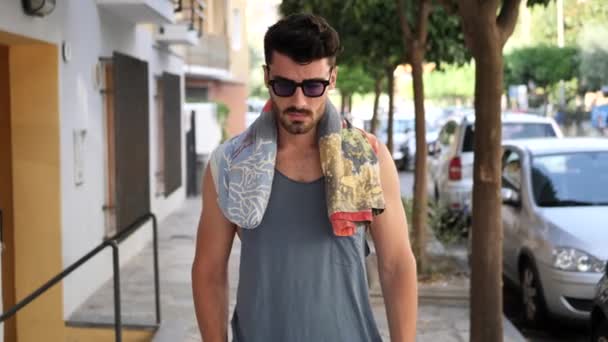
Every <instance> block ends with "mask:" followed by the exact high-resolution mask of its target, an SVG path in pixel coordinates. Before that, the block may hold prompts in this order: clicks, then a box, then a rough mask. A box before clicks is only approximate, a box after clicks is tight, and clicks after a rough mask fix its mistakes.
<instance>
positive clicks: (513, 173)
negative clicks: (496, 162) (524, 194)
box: [502, 150, 521, 191]
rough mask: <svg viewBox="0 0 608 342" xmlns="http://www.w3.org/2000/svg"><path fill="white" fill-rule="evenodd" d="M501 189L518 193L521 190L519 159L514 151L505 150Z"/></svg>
mask: <svg viewBox="0 0 608 342" xmlns="http://www.w3.org/2000/svg"><path fill="white" fill-rule="evenodd" d="M502 165H503V168H502V180H503V187H506V188H510V189H513V190H517V191H519V189H521V158H520V157H519V154H518V153H517V152H515V151H511V150H507V151H505V154H504V156H503V162H502Z"/></svg>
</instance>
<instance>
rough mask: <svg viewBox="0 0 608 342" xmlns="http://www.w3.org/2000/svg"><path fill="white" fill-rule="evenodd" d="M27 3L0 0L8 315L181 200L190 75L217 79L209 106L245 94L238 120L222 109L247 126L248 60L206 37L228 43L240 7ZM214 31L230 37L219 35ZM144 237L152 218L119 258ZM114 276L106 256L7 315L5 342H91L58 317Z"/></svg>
mask: <svg viewBox="0 0 608 342" xmlns="http://www.w3.org/2000/svg"><path fill="white" fill-rule="evenodd" d="M28 2H29V1H16V0H15V1H13V0H11V1H2V2H0V210H1V215H0V216H1V217H0V219H1V228H2V234H1V236H2V244H3V251H2V272H1V275H2V307H3V309H4V310H3V311H6V309H8V308H10V307H12V306H13V305H14V304H15V303H16V302H18V301H19V300H21V299H22V298H24V297H26V296H27V295H29V294H30V293H31V292H32V291H34V290H36V289H37V288H38V287H39V286H41V285H42V284H44V283H45V282H46V281H48V280H49V279H51V278H52V277H53V276H55V275H56V274H58V273H60V272H61V271H62V270H63V269H65V268H67V267H68V266H70V265H71V264H73V263H74V262H76V261H77V260H78V259H79V258H81V257H82V256H84V255H85V254H86V253H88V252H89V251H91V250H92V249H94V248H95V247H96V246H98V245H99V244H100V243H102V242H103V241H105V240H107V239H109V238H111V237H113V236H115V234H117V233H120V232H121V231H124V230H125V229H129V227H130V226H132V225H133V224H136V223H137V222H138V219H139V218H140V217H142V216H144V215H146V214H147V213H153V214H155V215H156V217H157V218H158V219H159V220H162V219H163V218H164V217H166V216H167V215H168V214H169V213H170V212H172V211H173V210H175V209H176V208H177V207H179V206H180V205H181V204H182V202H183V201H184V199H185V196H186V168H187V164H186V145H187V141H186V134H187V131H188V129H189V122H188V119H187V115H186V113H185V111H184V104H185V102H186V85H187V84H188V80H189V77H190V71H189V70H198V74H197V77H198V78H197V79H205V77H207V79H208V81H209V82H216V83H215V84H216V85H217V87H216V86H215V85H214V86H210V87H209V94H211V96H210V97H209V99H210V100H213V99H214V98H221V96H229V95H226V94H227V93H228V94H232V95H233V96H232V97H230V98H231V99H233V100H234V99H236V98H238V97H239V96H243V104H242V106H243V110H242V114H240V109H238V108H237V107H238V106H239V105H240V104H239V103H236V104H234V105H233V104H230V103H229V104H230V105H231V106H234V108H235V109H233V112H232V113H231V117H230V122H231V125H232V126H231V127H236V128H231V129H232V130H233V132H236V131H238V129H239V128H240V127H242V126H244V112H245V109H244V106H245V99H246V91H245V93H244V95H241V91H242V90H241V89H240V88H239V87H244V89H246V77H245V78H240V76H238V75H240V72H241V71H240V70H241V69H240V68H243V67H242V66H240V64H239V63H245V65H247V64H246V63H248V61H244V62H240V60H241V59H242V58H243V54H242V53H241V52H239V51H240V49H233V48H232V47H230V46H228V49H227V50H226V51H224V50H221V51H220V50H218V49H216V48H215V46H213V45H210V43H208V41H210V40H213V39H216V40H217V41H222V40H223V41H225V42H230V41H231V40H230V39H231V38H230V34H231V31H230V29H231V27H232V26H230V25H231V23H232V21H233V20H235V19H234V18H239V14H234V13H238V12H239V8H241V6H245V3H244V1H242V0H239V1H236V0H233V1H200V0H198V1H195V0H181V1H180V0H78V1H74V0H73V1H56V2H55V1H46V2H47V3H56V5H52V4H51V5H48V7H45V8H41V9H40V12H38V13H34V12H35V10H36V8H34V9H27V8H26V7H24V5H23V4H26V3H28ZM46 9H48V11H49V13H44V10H46ZM241 13H243V14H244V9H243V10H242V12H241ZM243 14H241V15H240V18H241V19H240V20H242V22H241V24H240V25H242V26H240V29H244V15H243ZM231 15H233V16H231ZM214 25H215V26H218V27H223V28H226V29H225V30H223V31H222V30H220V31H219V32H218V33H217V34H216V36H213V34H212V32H211V31H210V32H206V31H209V30H210V29H211V27H215V26H214ZM234 27H236V28H239V26H238V25H236V24H235V25H234ZM241 36H242V37H243V41H242V42H241V43H242V45H243V46H245V48H244V50H245V51H246V50H247V49H246V39H244V37H245V35H244V34H243V35H241ZM235 47H236V45H235ZM201 48H202V49H203V50H200V49H201ZM197 49H198V50H197ZM205 49H206V50H205ZM195 50H196V51H199V59H195V58H194V57H192V56H193V54H192V53H190V52H189V51H195ZM218 54H219V55H222V54H224V55H226V56H228V57H227V58H225V59H222V58H220V62H221V63H220V62H218V63H220V64H221V65H219V66H218V65H215V64H213V63H215V62H213V58H212V57H213V56H214V55H218ZM235 61H238V63H236V62H235ZM208 69H213V72H215V73H217V72H218V70H219V71H220V72H221V73H222V74H223V75H228V76H227V77H228V78H229V81H226V80H223V79H222V80H221V81H218V80H214V79H213V78H210V77H209V76H201V75H202V74H204V73H202V72H201V70H202V71H204V70H208ZM216 69H217V70H216ZM204 75H207V74H204ZM233 75H237V76H233ZM245 76H246V73H245ZM230 87H236V88H238V89H237V90H233V89H231V88H230ZM217 89H220V90H217ZM226 89H228V90H226ZM237 92H238V94H236V93H237ZM217 94H224V95H217ZM235 94H236V95H235ZM235 101H236V102H238V100H235ZM226 102H229V101H226ZM231 109H232V108H231ZM239 115H240V116H241V118H239ZM240 121H242V124H241V122H240ZM199 139H205V137H199ZM151 238H152V230H151V222H150V221H146V223H144V224H143V226H142V227H140V229H138V230H137V231H136V232H135V233H133V234H131V235H129V236H128V237H127V238H126V239H124V240H123V241H122V242H121V243H120V262H121V264H124V263H126V262H127V261H128V260H129V259H130V258H131V257H132V256H134V255H136V254H137V253H138V252H139V251H141V250H142V249H143V247H144V246H145V245H146V244H147V243H149V241H150V240H151ZM161 272H162V270H161ZM111 278H112V253H111V251H110V250H109V249H107V250H106V251H104V252H101V253H100V254H98V255H97V256H95V257H93V258H92V259H91V260H90V261H88V262H87V263H86V264H84V265H83V266H82V267H80V268H78V269H77V270H76V271H75V272H74V273H72V274H70V275H69V276H68V277H67V278H66V279H65V280H64V281H62V282H61V283H59V284H57V285H56V286H54V287H53V288H52V289H50V290H49V291H47V292H46V293H45V294H44V295H42V296H41V297H39V298H38V299H36V300H35V301H34V302H32V303H31V304H29V305H28V306H26V307H25V308H23V309H22V310H21V311H19V312H18V313H17V314H16V315H15V316H13V318H11V319H9V320H7V321H5V322H4V324H2V328H3V329H2V330H3V337H4V341H80V340H82V341H95V340H96V339H95V338H94V337H93V336H94V335H95V332H94V331H93V330H94V329H91V333H90V334H89V335H87V333H84V334H83V333H82V331H76V329H72V328H69V327H66V324H65V322H66V320H68V319H69V317H70V315H71V314H72V313H73V312H74V311H75V310H76V309H77V308H78V307H79V306H80V305H81V304H82V303H83V302H84V301H85V300H86V299H87V298H88V297H89V296H90V295H91V294H93V293H94V292H95V290H96V289H98V288H99V287H100V286H101V285H102V284H103V283H104V282H106V281H108V280H109V279H111ZM125 340H128V339H125Z"/></svg>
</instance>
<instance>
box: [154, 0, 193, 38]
mask: <svg viewBox="0 0 608 342" xmlns="http://www.w3.org/2000/svg"><path fill="white" fill-rule="evenodd" d="M173 3H174V4H175V24H172V25H171V24H170V25H159V27H158V28H157V30H156V41H158V42H159V43H163V44H170V45H190V46H195V45H197V44H198V42H199V37H201V36H202V35H203V20H204V19H205V14H204V10H205V3H204V2H203V1H201V0H190V1H187V0H173Z"/></svg>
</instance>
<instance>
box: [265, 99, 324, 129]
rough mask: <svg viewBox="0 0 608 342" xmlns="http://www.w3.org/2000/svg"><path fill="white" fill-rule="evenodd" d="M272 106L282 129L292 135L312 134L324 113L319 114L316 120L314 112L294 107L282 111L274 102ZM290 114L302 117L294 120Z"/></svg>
mask: <svg viewBox="0 0 608 342" xmlns="http://www.w3.org/2000/svg"><path fill="white" fill-rule="evenodd" d="M272 106H273V111H274V113H276V115H277V117H278V119H279V120H278V121H279V124H280V125H281V127H283V128H284V129H285V130H286V131H287V132H289V133H291V134H306V133H308V132H310V131H311V130H312V129H313V128H315V127H316V126H317V124H318V123H319V120H321V116H322V115H321V114H322V113H317V117H316V118H315V115H314V114H315V113H314V112H313V111H312V110H310V109H306V108H296V107H293V106H291V107H287V108H286V109H284V110H281V109H280V108H279V107H278V106H277V105H276V104H275V103H274V101H273V102H272ZM290 114H300V115H301V117H298V118H296V119H294V118H292V117H290V116H289V115H290Z"/></svg>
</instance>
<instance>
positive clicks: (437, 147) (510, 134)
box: [429, 112, 563, 214]
mask: <svg viewBox="0 0 608 342" xmlns="http://www.w3.org/2000/svg"><path fill="white" fill-rule="evenodd" d="M474 136H475V116H474V115H473V114H469V115H459V116H455V117H452V118H449V119H448V120H447V121H446V122H445V124H444V125H443V127H442V128H441V130H440V132H439V138H438V139H437V141H436V142H435V144H434V145H433V146H432V147H431V148H430V150H429V156H430V158H429V171H430V177H429V191H430V196H431V198H434V199H435V200H437V201H439V202H440V203H441V204H443V205H446V206H448V207H449V208H450V209H452V210H456V211H464V212H465V213H467V214H468V213H469V212H470V210H471V204H472V191H473V146H474V143H473V139H474ZM543 137H555V138H561V137H563V134H562V132H561V130H560V129H559V127H558V125H557V123H555V121H554V120H553V119H551V118H547V117H541V116H538V115H532V114H523V113H510V112H506V113H503V116H502V138H503V140H506V139H527V138H543Z"/></svg>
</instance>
